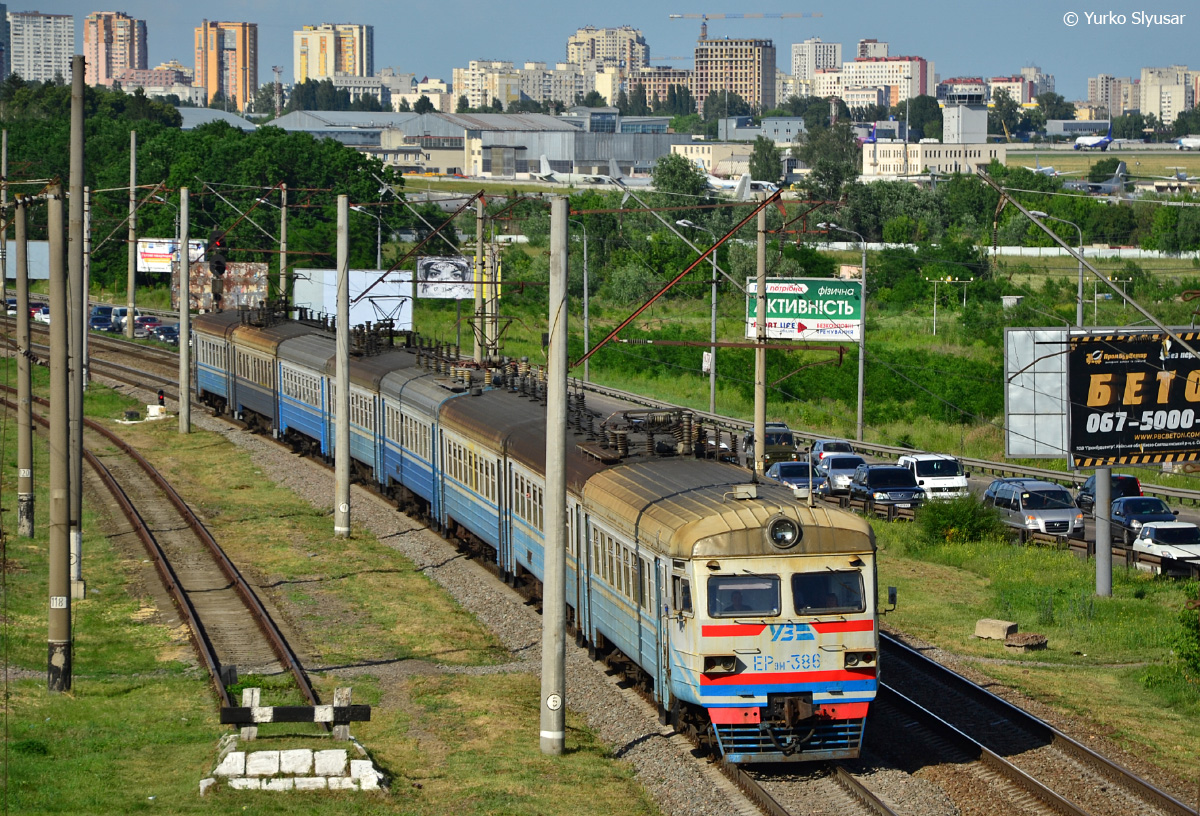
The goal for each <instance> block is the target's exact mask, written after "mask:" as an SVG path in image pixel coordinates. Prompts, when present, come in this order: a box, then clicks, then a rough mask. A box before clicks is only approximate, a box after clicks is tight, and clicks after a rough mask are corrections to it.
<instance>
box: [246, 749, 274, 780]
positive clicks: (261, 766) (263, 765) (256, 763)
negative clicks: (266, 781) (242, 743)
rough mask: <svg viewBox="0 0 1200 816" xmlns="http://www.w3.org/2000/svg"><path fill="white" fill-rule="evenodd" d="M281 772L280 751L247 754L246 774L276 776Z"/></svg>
mask: <svg viewBox="0 0 1200 816" xmlns="http://www.w3.org/2000/svg"><path fill="white" fill-rule="evenodd" d="M277 773H279V752H278V751H255V752H254V753H251V754H246V776H274V775H275V774H277Z"/></svg>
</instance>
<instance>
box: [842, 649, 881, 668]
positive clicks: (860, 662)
mask: <svg viewBox="0 0 1200 816" xmlns="http://www.w3.org/2000/svg"><path fill="white" fill-rule="evenodd" d="M844 662H845V664H846V666H866V665H870V664H872V663H874V662H875V653H874V652H846V657H845V661H844Z"/></svg>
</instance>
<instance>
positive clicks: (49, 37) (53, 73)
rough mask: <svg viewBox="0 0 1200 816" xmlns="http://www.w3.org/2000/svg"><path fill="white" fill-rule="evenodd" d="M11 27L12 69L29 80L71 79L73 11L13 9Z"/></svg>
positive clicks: (9, 14)
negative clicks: (51, 12)
mask: <svg viewBox="0 0 1200 816" xmlns="http://www.w3.org/2000/svg"><path fill="white" fill-rule="evenodd" d="M8 26H9V37H10V40H9V42H10V44H11V45H12V58H11V60H10V61H9V72H10V73H14V74H19V75H20V76H21V79H24V80H26V81H28V82H51V81H53V80H54V78H55V77H62V78H63V79H64V80H68V81H69V80H70V79H71V57H72V56H74V55H75V18H74V17H72V16H71V15H70V14H42V13H41V12H40V11H10V12H8Z"/></svg>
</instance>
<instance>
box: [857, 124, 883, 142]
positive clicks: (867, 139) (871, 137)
mask: <svg viewBox="0 0 1200 816" xmlns="http://www.w3.org/2000/svg"><path fill="white" fill-rule="evenodd" d="M878 142H879V140H878V139H876V138H875V125H874V124H872V125H871V132H870V133H869V134H867V135H866V136H864V137H863V138H861V139H859V140H858V143H859V144H864V145H868V144H877V143H878Z"/></svg>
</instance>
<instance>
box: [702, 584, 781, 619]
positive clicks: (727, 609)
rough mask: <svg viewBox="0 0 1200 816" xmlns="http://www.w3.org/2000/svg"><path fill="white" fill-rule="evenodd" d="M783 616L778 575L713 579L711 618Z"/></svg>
mask: <svg viewBox="0 0 1200 816" xmlns="http://www.w3.org/2000/svg"><path fill="white" fill-rule="evenodd" d="M778 614H779V576H778V575H713V576H710V577H709V579H708V616H709V617H710V618H732V617H745V616H746V615H758V616H766V617H775V616H777V615H778Z"/></svg>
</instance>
